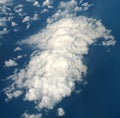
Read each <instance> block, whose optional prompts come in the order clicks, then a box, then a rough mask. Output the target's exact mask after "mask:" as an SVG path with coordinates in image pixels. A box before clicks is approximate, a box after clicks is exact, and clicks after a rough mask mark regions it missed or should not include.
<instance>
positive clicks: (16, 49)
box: [13, 47, 22, 52]
mask: <svg viewBox="0 0 120 118" xmlns="http://www.w3.org/2000/svg"><path fill="white" fill-rule="evenodd" d="M21 50H22V49H21V48H20V47H16V48H15V49H14V50H13V51H14V52H17V51H21Z"/></svg>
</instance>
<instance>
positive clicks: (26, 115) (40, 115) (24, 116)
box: [21, 112, 42, 118]
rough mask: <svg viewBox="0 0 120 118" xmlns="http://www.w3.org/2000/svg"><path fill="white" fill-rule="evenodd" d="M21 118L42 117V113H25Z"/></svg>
mask: <svg viewBox="0 0 120 118" xmlns="http://www.w3.org/2000/svg"><path fill="white" fill-rule="evenodd" d="M21 118H42V114H28V113H26V112H25V113H24V114H23V115H22V116H21Z"/></svg>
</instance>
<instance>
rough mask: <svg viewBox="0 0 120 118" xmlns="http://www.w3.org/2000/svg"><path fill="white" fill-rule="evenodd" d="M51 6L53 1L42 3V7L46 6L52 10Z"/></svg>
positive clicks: (47, 0)
mask: <svg viewBox="0 0 120 118" xmlns="http://www.w3.org/2000/svg"><path fill="white" fill-rule="evenodd" d="M52 4H53V0H45V1H44V2H43V6H47V7H48V8H53V6H52Z"/></svg>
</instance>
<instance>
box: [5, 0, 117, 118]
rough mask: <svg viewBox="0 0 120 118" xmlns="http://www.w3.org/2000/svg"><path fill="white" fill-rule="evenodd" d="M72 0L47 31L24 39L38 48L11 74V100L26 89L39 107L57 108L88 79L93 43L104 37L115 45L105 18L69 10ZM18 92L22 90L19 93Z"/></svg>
mask: <svg viewBox="0 0 120 118" xmlns="http://www.w3.org/2000/svg"><path fill="white" fill-rule="evenodd" d="M71 2H74V0H72V1H71ZM71 2H70V3H69V4H71V5H69V6H67V10H65V11H64V12H63V11H62V10H59V11H58V12H57V13H55V15H53V16H52V17H51V18H49V23H48V25H47V26H46V27H45V28H44V29H43V30H41V31H40V32H38V33H37V34H35V35H33V36H31V37H29V38H28V39H26V40H24V41H23V42H22V43H25V44H27V45H30V46H31V47H34V49H35V51H34V52H33V53H32V54H31V57H30V61H29V63H28V65H27V66H26V67H25V68H23V69H20V70H18V71H15V72H14V74H13V75H11V76H10V77H8V78H9V79H12V81H13V83H12V85H11V87H8V88H6V89H5V93H6V95H7V96H8V99H12V98H13V97H18V96H19V95H21V94H22V93H23V90H24V91H25V92H24V93H23V95H24V98H23V99H24V100H26V101H33V102H34V103H35V107H36V108H37V109H38V110H41V109H43V108H47V109H53V108H54V106H55V105H56V104H57V103H59V102H60V101H61V100H62V99H63V98H65V97H67V96H70V95H71V93H72V92H73V91H74V90H75V82H80V83H82V82H84V76H85V75H86V73H87V67H86V65H84V63H83V56H84V55H86V54H88V50H89V46H90V45H92V44H94V43H97V42H100V40H101V38H104V41H103V42H102V41H101V44H102V43H103V44H104V45H105V46H109V45H114V44H115V41H114V37H113V36H112V35H111V34H110V30H107V29H106V28H105V26H104V25H103V24H102V23H101V21H98V20H96V19H93V18H88V17H85V16H76V15H75V14H73V12H72V13H71V12H69V11H68V9H69V10H70V9H73V6H74V7H76V5H75V4H73V3H71ZM62 4H63V3H62ZM64 4H66V3H64ZM71 6H72V7H71ZM85 6H87V5H85ZM62 8H63V7H62ZM64 8H65V6H64ZM56 14H57V15H56ZM47 21H48V20H47ZM16 91H19V93H20V94H17V96H15V95H14V94H15V92H16ZM26 118H27V115H26ZM30 118H31V117H30ZM33 118H34V117H33Z"/></svg>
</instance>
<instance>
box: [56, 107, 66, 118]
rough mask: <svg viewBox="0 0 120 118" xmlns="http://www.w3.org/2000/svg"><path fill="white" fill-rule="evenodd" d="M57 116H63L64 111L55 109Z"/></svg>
mask: <svg viewBox="0 0 120 118" xmlns="http://www.w3.org/2000/svg"><path fill="white" fill-rule="evenodd" d="M57 115H58V116H64V115H65V111H64V109H63V108H58V109H57Z"/></svg>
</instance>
